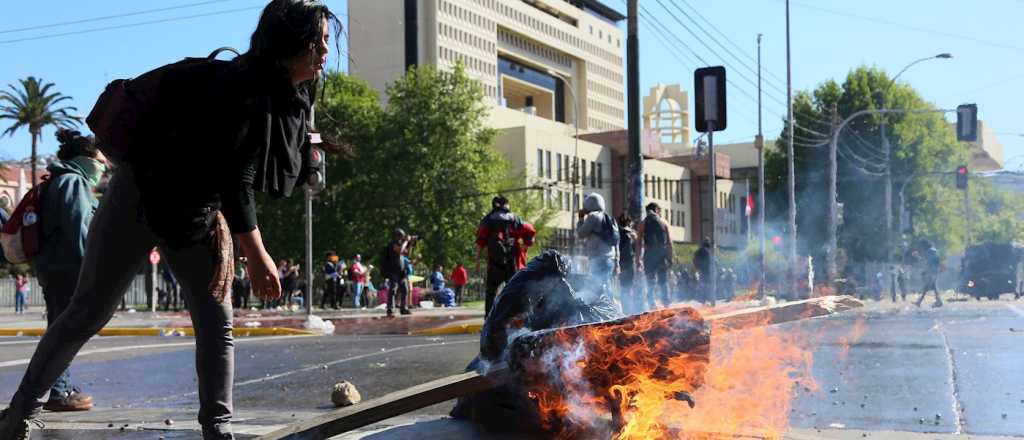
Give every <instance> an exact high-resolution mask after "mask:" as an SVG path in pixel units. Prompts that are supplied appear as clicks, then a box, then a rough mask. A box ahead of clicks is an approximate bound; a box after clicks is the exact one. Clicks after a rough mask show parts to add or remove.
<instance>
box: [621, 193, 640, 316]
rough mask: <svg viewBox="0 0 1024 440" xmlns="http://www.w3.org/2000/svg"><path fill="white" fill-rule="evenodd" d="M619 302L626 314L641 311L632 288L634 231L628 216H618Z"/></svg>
mask: <svg viewBox="0 0 1024 440" xmlns="http://www.w3.org/2000/svg"><path fill="white" fill-rule="evenodd" d="M618 223H619V302H620V303H622V309H623V310H624V311H625V312H626V313H639V312H641V311H643V307H644V306H643V304H641V302H642V299H641V298H638V297H637V293H636V290H635V289H634V287H633V283H634V279H635V278H636V266H637V259H636V242H637V236H636V231H634V230H633V228H632V227H630V223H632V222H630V220H629V216H628V215H626V213H625V212H623V213H622V214H620V215H619V218H618Z"/></svg>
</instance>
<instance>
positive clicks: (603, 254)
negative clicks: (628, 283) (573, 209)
mask: <svg viewBox="0 0 1024 440" xmlns="http://www.w3.org/2000/svg"><path fill="white" fill-rule="evenodd" d="M579 216H580V219H579V221H578V222H577V223H576V237H577V238H579V239H580V240H581V241H582V242H583V255H584V256H586V257H587V260H588V262H589V268H590V276H591V279H592V280H593V281H594V282H595V283H596V286H594V287H595V288H594V289H593V291H592V292H589V293H591V294H593V295H595V298H596V296H597V295H606V294H608V283H610V282H611V277H612V274H613V273H614V272H615V268H616V266H617V264H618V260H619V226H618V225H617V224H616V223H615V219H613V218H612V216H610V215H608V213H607V212H605V206H604V197H601V195H600V194H598V193H590V194H588V195H587V196H586V197H584V198H583V209H582V210H581V211H580V213H579ZM583 293H586V290H584V291H583ZM584 301H586V302H588V303H589V302H591V301H592V298H584Z"/></svg>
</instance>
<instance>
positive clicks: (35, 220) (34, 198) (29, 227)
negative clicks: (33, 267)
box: [0, 176, 49, 264]
mask: <svg viewBox="0 0 1024 440" xmlns="http://www.w3.org/2000/svg"><path fill="white" fill-rule="evenodd" d="M48 178H49V176H44V177H43V182H41V183H40V184H39V185H36V186H34V187H33V188H32V189H30V190H29V191H28V193H27V194H25V197H23V198H22V199H21V201H20V202H18V206H17V207H16V208H14V213H13V214H11V218H10V220H7V223H4V226H3V228H2V229H0V245H2V246H3V248H4V257H6V258H7V261H9V262H11V263H14V264H22V263H28V262H30V261H32V259H33V258H35V256H36V255H37V254H39V248H40V246H41V245H42V238H43V237H42V235H43V231H42V228H41V227H42V225H41V224H40V223H39V220H40V215H41V212H40V211H41V208H42V206H43V203H42V197H41V195H42V192H43V191H44V190H45V189H46V183H47V182H48V180H47V179H48Z"/></svg>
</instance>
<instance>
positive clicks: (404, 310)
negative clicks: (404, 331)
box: [401, 309, 412, 315]
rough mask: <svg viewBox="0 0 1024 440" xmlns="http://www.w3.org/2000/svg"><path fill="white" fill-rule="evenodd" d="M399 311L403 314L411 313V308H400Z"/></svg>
mask: <svg viewBox="0 0 1024 440" xmlns="http://www.w3.org/2000/svg"><path fill="white" fill-rule="evenodd" d="M401 313H402V314H403V315H411V314H412V310H409V309H402V310H401Z"/></svg>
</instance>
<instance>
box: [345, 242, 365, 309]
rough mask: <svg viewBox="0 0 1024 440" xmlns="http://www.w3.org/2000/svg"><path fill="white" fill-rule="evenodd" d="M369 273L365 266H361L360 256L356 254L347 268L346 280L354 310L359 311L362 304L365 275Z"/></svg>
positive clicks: (361, 259) (361, 258)
mask: <svg viewBox="0 0 1024 440" xmlns="http://www.w3.org/2000/svg"><path fill="white" fill-rule="evenodd" d="M368 273H369V271H368V270H367V268H366V266H363V257H362V255H359V254H356V256H355V258H353V259H352V264H351V265H349V266H348V280H349V284H350V285H351V286H352V299H353V301H354V305H355V308H357V309H361V308H364V307H362V304H364V302H363V293H364V292H363V291H364V289H365V288H366V275H367V274H368Z"/></svg>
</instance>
